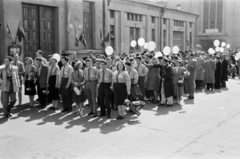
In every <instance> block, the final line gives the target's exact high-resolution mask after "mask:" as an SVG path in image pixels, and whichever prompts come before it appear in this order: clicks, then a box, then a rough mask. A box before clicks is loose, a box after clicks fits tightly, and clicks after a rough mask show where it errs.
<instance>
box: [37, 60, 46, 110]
mask: <svg viewBox="0 0 240 159" xmlns="http://www.w3.org/2000/svg"><path fill="white" fill-rule="evenodd" d="M36 63H37V66H38V69H37V70H38V72H37V80H36V84H37V93H38V97H39V103H40V106H43V107H45V106H46V105H47V96H46V93H45V92H46V84H47V76H48V67H47V66H46V65H45V64H43V63H42V58H36Z"/></svg>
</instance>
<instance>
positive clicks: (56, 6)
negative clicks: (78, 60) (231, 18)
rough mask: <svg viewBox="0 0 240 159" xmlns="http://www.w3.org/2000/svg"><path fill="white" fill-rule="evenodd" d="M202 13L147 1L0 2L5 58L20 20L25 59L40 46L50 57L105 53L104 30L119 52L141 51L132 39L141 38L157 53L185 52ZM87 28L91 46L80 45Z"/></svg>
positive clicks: (1, 46)
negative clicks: (65, 53) (166, 50)
mask: <svg viewBox="0 0 240 159" xmlns="http://www.w3.org/2000/svg"><path fill="white" fill-rule="evenodd" d="M197 17H198V14H195V13H190V12H187V11H182V10H179V9H176V8H170V7H164V5H161V4H159V3H157V2H150V1H144V0H124V1H123V0H112V1H108V0H48V1H47V0H45V1H42V0H34V1H32V0H0V37H1V38H0V62H1V63H2V62H3V58H4V57H5V56H6V55H8V54H9V46H11V45H12V40H13V41H14V40H15V38H16V33H17V28H18V26H19V24H20V26H23V28H24V30H25V40H23V41H22V42H17V45H20V46H21V47H22V55H21V56H20V59H21V60H23V59H24V58H25V57H28V56H31V57H33V58H34V57H35V53H36V51H37V50H39V49H40V50H42V51H43V52H44V56H45V57H47V55H49V54H53V53H61V52H62V51H75V52H77V56H78V57H81V56H84V55H86V53H87V52H88V51H90V50H91V51H93V52H94V53H103V52H104V46H103V45H102V39H101V38H100V32H102V33H103V36H104V37H105V36H107V34H108V33H110V38H109V41H108V42H106V46H107V45H111V46H112V47H113V48H114V49H115V52H116V54H120V53H123V52H126V53H129V52H142V51H143V50H144V48H143V47H139V46H136V47H134V48H132V47H131V46H130V41H131V40H138V39H139V38H140V37H143V38H144V39H145V40H146V41H147V42H149V41H154V42H155V43H156V44H157V48H156V50H157V51H161V50H162V49H163V47H164V46H170V47H173V46H175V45H178V46H179V47H180V48H181V49H183V50H184V49H189V48H194V46H196V40H197V38H196V35H197ZM69 24H72V25H71V27H68V26H69ZM7 25H8V26H9V29H10V31H11V35H12V39H11V38H9V37H8V34H7V31H6V28H7ZM82 32H84V35H85V39H86V42H87V46H84V45H83V44H82V43H81V42H79V45H76V38H79V37H80V34H81V33H82Z"/></svg>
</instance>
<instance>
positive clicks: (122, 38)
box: [118, 11, 127, 54]
mask: <svg viewBox="0 0 240 159" xmlns="http://www.w3.org/2000/svg"><path fill="white" fill-rule="evenodd" d="M126 20H127V18H126V14H125V13H124V12H123V11H120V19H119V21H120V23H119V27H120V30H121V35H120V36H119V37H120V44H119V45H120V50H119V52H118V53H120V54H121V53H123V52H126V46H125V45H124V43H125V41H126V36H125V35H126V33H125V29H126V28H125V21H126Z"/></svg>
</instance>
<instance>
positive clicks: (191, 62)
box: [187, 53, 197, 99]
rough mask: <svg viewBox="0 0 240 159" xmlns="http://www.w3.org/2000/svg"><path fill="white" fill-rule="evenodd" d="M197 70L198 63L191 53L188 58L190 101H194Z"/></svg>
mask: <svg viewBox="0 0 240 159" xmlns="http://www.w3.org/2000/svg"><path fill="white" fill-rule="evenodd" d="M196 69H197V61H196V60H195V59H194V54H192V53H191V54H190V55H189V56H188V65H187V70H188V71H189V73H190V75H189V76H188V80H187V87H188V90H189V96H188V99H194V91H195V78H196Z"/></svg>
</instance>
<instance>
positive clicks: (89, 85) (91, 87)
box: [85, 81, 97, 113]
mask: <svg viewBox="0 0 240 159" xmlns="http://www.w3.org/2000/svg"><path fill="white" fill-rule="evenodd" d="M85 89H86V90H85V92H86V94H87V99H88V102H89V106H90V108H91V112H93V113H97V103H96V100H97V81H87V82H86V86H85Z"/></svg>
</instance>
